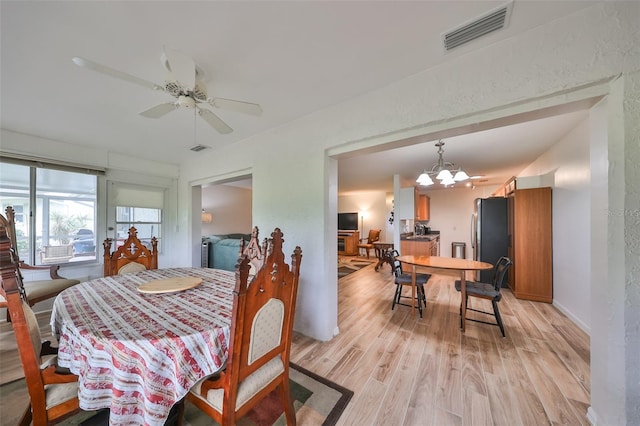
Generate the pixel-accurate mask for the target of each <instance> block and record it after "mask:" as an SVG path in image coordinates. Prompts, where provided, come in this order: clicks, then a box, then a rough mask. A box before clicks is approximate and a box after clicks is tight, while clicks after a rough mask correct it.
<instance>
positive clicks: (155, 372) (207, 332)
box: [51, 268, 235, 426]
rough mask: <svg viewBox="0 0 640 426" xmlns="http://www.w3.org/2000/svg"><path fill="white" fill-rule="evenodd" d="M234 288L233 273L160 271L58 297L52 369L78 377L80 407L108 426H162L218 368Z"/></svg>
mask: <svg viewBox="0 0 640 426" xmlns="http://www.w3.org/2000/svg"><path fill="white" fill-rule="evenodd" d="M185 283H187V284H188V285H186V286H185V285H184V284H185ZM234 288H235V273H234V272H230V271H224V270H219V269H209V268H166V269H154V270H145V271H142V272H136V273H132V274H125V275H115V276H107V277H103V278H97V279H93V280H90V281H86V282H83V283H80V284H77V285H75V286H73V287H70V288H68V289H66V290H64V291H63V292H61V293H60V294H59V295H58V296H57V297H56V299H55V301H54V304H53V310H52V313H51V328H52V332H53V334H54V336H56V337H57V339H58V344H59V345H58V364H59V365H60V366H61V367H67V368H69V369H70V370H71V372H72V373H74V374H76V375H78V399H79V402H80V408H82V409H83V410H99V409H103V408H108V409H109V424H110V425H151V426H160V425H163V424H164V423H165V421H166V420H167V418H168V416H169V413H170V411H171V408H172V407H173V406H174V405H175V404H176V403H178V402H180V401H181V400H182V398H183V397H184V396H185V395H186V394H187V393H188V392H189V390H190V389H191V388H192V387H193V386H194V385H195V384H196V383H197V382H198V381H199V380H200V379H202V378H204V377H205V376H208V375H211V374H213V373H216V372H217V371H220V370H221V369H222V368H223V366H224V365H225V362H226V360H227V356H228V345H229V334H230V325H231V316H232V308H233V290H234Z"/></svg>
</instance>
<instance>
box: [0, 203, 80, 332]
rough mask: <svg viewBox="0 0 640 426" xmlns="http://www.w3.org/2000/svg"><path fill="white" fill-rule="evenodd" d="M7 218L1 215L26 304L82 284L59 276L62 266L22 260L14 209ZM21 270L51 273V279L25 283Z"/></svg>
mask: <svg viewBox="0 0 640 426" xmlns="http://www.w3.org/2000/svg"><path fill="white" fill-rule="evenodd" d="M5 213H6V215H7V217H6V218H5V217H4V216H2V215H0V218H2V221H3V223H4V224H5V228H6V232H7V237H8V238H9V242H10V245H11V256H12V258H13V261H14V262H15V264H16V268H17V271H18V274H19V275H20V280H19V285H20V292H21V293H22V294H23V295H24V297H25V299H26V302H27V303H28V305H29V306H33V305H35V304H36V303H38V302H42V301H43V300H47V299H50V298H52V297H56V296H57V295H58V294H59V293H60V292H61V291H62V290H64V289H66V288H69V287H71V286H72V285H76V284H78V283H80V280H76V279H69V278H64V277H61V276H60V275H58V270H59V269H60V265H50V266H33V265H29V264H27V263H24V261H22V260H20V257H19V255H18V243H17V238H16V227H15V226H16V224H15V212H14V210H13V207H11V206H8V207H7V208H6V210H5ZM21 270H29V271H49V277H50V279H47V280H36V281H23V278H22V273H21ZM6 306H7V301H6V300H4V301H2V300H0V307H6ZM7 321H10V317H9V313H8V312H7Z"/></svg>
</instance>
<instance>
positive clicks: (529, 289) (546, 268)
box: [507, 188, 553, 303]
mask: <svg viewBox="0 0 640 426" xmlns="http://www.w3.org/2000/svg"><path fill="white" fill-rule="evenodd" d="M507 200H508V205H509V208H508V212H509V213H508V232H509V238H510V244H509V248H508V254H509V257H510V258H511V260H513V266H512V267H511V269H510V270H509V287H510V288H511V291H513V294H514V296H515V297H516V298H518V299H526V300H534V301H537V302H547V303H551V302H552V301H553V255H552V228H551V188H531V189H516V190H514V191H513V192H512V193H511V194H510V195H509V196H508V198H507Z"/></svg>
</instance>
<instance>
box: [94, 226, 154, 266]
mask: <svg viewBox="0 0 640 426" xmlns="http://www.w3.org/2000/svg"><path fill="white" fill-rule="evenodd" d="M111 244H113V239H111V238H107V239H106V240H104V242H103V243H102V246H103V247H104V255H103V257H104V276H105V277H108V276H111V275H122V274H130V273H133V272H140V271H144V270H147V269H158V239H157V238H156V237H153V238H151V250H149V249H148V248H147V247H146V246H145V245H144V244H142V242H141V241H140V240H139V239H138V230H137V229H136V228H135V227H134V226H132V227H131V228H129V237H128V238H127V239H126V240H125V242H124V244H122V245H121V246H120V247H118V248H117V249H116V250H115V251H114V252H113V253H111Z"/></svg>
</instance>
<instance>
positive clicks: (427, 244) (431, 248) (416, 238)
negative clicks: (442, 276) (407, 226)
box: [400, 231, 440, 256]
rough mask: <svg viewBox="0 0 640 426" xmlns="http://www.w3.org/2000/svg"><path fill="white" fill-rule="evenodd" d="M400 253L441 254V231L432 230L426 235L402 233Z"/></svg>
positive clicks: (408, 254)
mask: <svg viewBox="0 0 640 426" xmlns="http://www.w3.org/2000/svg"><path fill="white" fill-rule="evenodd" d="M400 254H401V255H403V256H439V255H440V232H437V231H436V232H431V233H429V234H426V235H415V234H407V235H404V234H403V235H401V236H400Z"/></svg>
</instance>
